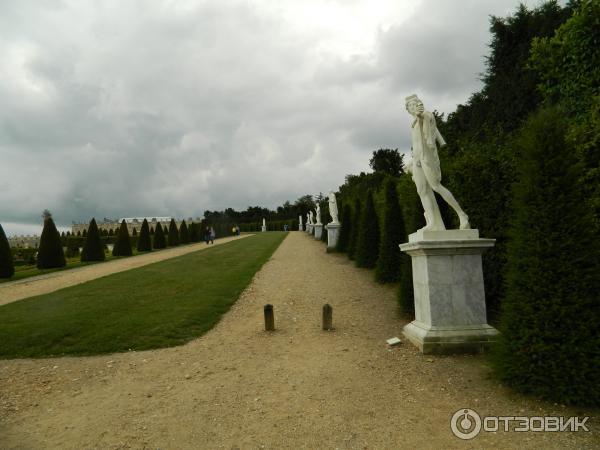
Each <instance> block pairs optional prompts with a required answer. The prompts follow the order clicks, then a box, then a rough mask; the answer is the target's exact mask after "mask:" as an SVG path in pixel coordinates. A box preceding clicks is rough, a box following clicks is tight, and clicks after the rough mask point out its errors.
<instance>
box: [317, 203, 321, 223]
mask: <svg viewBox="0 0 600 450" xmlns="http://www.w3.org/2000/svg"><path fill="white" fill-rule="evenodd" d="M317 225H321V205H317Z"/></svg>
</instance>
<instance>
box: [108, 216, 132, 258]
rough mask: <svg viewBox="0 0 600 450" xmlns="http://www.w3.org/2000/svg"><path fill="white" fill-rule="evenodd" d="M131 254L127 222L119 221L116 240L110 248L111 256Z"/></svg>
mask: <svg viewBox="0 0 600 450" xmlns="http://www.w3.org/2000/svg"><path fill="white" fill-rule="evenodd" d="M132 254H133V252H132V250H131V241H130V240H129V230H128V229H127V223H126V222H125V220H123V221H122V222H121V226H120V227H119V232H118V233H117V241H116V242H115V245H114V246H113V249H112V255H113V256H131V255H132Z"/></svg>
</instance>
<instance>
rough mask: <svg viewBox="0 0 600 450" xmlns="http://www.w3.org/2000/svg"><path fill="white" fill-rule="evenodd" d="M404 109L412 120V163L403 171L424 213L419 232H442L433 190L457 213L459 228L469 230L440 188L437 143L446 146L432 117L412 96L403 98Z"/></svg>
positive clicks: (466, 219)
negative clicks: (411, 183) (409, 176)
mask: <svg viewBox="0 0 600 450" xmlns="http://www.w3.org/2000/svg"><path fill="white" fill-rule="evenodd" d="M406 110H407V111H408V113H409V114H410V115H412V116H413V117H414V118H415V120H414V122H413V123H412V152H413V153H412V161H411V164H410V165H408V166H407V171H408V172H410V173H412V177H413V181H414V182H415V185H416V187H417V192H418V194H419V197H420V198H421V203H422V204H423V209H424V210H425V222H426V225H425V226H424V227H423V228H422V229H423V230H445V229H446V227H445V226H444V221H443V220H442V216H441V214H440V210H439V207H438V204H437V202H436V200H435V195H434V191H435V192H437V193H438V194H440V195H441V196H442V198H443V199H444V200H445V201H446V203H448V204H449V205H450V206H451V207H452V209H454V211H455V212H456V214H458V218H459V220H460V229H461V230H466V229H469V228H470V225H469V217H468V216H467V215H466V214H465V212H464V211H463V210H462V208H461V207H460V205H459V204H458V202H457V201H456V199H455V198H454V196H453V195H452V193H451V192H450V191H449V190H448V189H446V188H445V187H444V186H442V184H441V181H442V172H441V170H440V159H439V156H438V152H437V144H436V143H438V144H440V146H442V145H446V142H445V141H444V138H443V137H442V135H441V134H440V132H439V131H438V129H437V126H436V124H435V116H434V115H433V114H432V113H431V112H429V111H425V108H424V107H423V102H422V101H421V100H420V99H419V97H417V96H416V95H411V96H410V97H406Z"/></svg>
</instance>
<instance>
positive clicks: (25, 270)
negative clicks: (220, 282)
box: [0, 244, 192, 283]
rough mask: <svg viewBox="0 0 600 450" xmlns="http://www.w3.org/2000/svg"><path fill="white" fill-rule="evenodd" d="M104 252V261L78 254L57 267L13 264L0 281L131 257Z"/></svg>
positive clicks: (136, 253)
mask: <svg viewBox="0 0 600 450" xmlns="http://www.w3.org/2000/svg"><path fill="white" fill-rule="evenodd" d="M186 245H188V244H186ZM189 245H192V244H189ZM180 247H181V246H180ZM169 248H174V247H167V249H169ZM131 250H132V251H133V256H136V255H147V254H148V253H149V252H141V253H140V252H138V251H137V248H135V247H133V248H132V249H131ZM162 250H163V249H160V250H152V251H153V252H160V251H162ZM164 250H166V249H164ZM105 254H106V259H105V260H104V261H85V262H82V261H81V257H79V256H76V257H74V258H67V265H66V266H65V267H57V268H54V269H38V268H37V266H36V265H35V264H25V265H22V266H15V274H14V275H13V276H12V277H11V278H0V283H8V282H10V281H16V280H22V279H23V278H29V277H35V276H37V275H44V274H45V273H51V272H58V271H60V270H68V269H74V268H76V267H83V266H87V265H90V264H102V263H104V262H107V261H112V260H114V259H121V258H131V257H130V256H112V254H111V252H109V251H106V252H105Z"/></svg>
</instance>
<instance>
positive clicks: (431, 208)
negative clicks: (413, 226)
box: [412, 164, 446, 230]
mask: <svg viewBox="0 0 600 450" xmlns="http://www.w3.org/2000/svg"><path fill="white" fill-rule="evenodd" d="M412 177H413V181H414V182H415V186H416V187H417V193H418V194H419V198H420V199H421V204H422V205H423V210H424V212H425V222H426V225H425V227H424V228H423V229H425V230H445V229H446V227H445V226H444V222H443V220H442V216H441V214H440V210H439V208H438V204H437V202H436V201H435V195H434V194H433V191H432V190H431V187H430V186H429V184H428V183H427V178H426V177H425V174H424V173H423V170H422V168H421V167H419V166H417V165H416V164H415V165H414V166H413V172H412Z"/></svg>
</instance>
